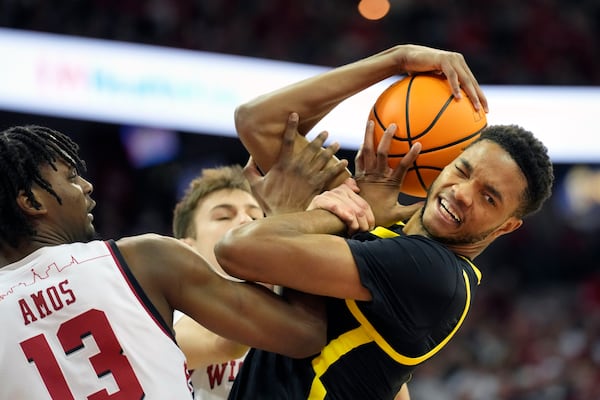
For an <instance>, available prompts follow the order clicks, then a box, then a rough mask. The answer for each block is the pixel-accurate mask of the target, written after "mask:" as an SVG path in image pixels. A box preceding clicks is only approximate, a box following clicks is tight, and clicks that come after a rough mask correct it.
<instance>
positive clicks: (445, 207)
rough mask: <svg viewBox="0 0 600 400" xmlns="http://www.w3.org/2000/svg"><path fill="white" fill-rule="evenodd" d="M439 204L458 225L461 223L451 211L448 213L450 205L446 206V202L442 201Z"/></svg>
mask: <svg viewBox="0 0 600 400" xmlns="http://www.w3.org/2000/svg"><path fill="white" fill-rule="evenodd" d="M440 204H441V205H442V207H443V208H444V210H446V212H447V213H448V214H449V215H450V216H451V217H452V218H453V219H454V220H455V221H456V222H458V223H460V222H461V219H460V218H459V217H458V216H456V214H454V213H453V212H452V211H450V205H449V204H448V202H447V201H446V200H444V199H441V200H440Z"/></svg>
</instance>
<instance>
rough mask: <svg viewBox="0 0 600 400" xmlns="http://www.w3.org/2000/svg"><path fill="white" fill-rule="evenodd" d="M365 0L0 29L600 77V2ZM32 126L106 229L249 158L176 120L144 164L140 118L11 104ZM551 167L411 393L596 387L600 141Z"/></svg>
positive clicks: (127, 227) (540, 398)
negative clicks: (93, 118) (72, 161)
mask: <svg viewBox="0 0 600 400" xmlns="http://www.w3.org/2000/svg"><path fill="white" fill-rule="evenodd" d="M357 3H358V2H357V1H349V0H327V1H320V0H306V1H303V2H294V1H283V0H255V1H244V2H243V1H232V0H219V1H209V0H148V1H135V0H95V1H76V0H1V1H0V26H2V27H9V28H16V29H26V30H33V31H41V32H51V33H60V34H68V35H75V36H83V37H92V38H101V39H110V40H119V41H127V42H135V43H145V44H150V45H160V46H167V47H176V48H185V49H191V50H203V51H213V52H219V53H226V54H237V55H244V56H253V57H263V58H268V59H274V60H284V61H293V62H300V63H305V64H317V65H323V66H331V67H333V66H338V65H341V64H344V63H347V62H351V61H354V60H357V59H359V58H362V57H364V56H367V55H370V54H372V53H375V52H377V51H380V50H383V49H385V48H387V47H390V46H392V45H394V44H399V43H417V44H423V45H428V46H433V47H438V48H444V49H448V50H455V51H459V52H461V53H463V54H464V55H465V57H466V59H467V61H468V63H469V64H470V66H471V68H472V70H473V71H474V73H475V74H476V76H477V77H478V80H479V82H480V83H481V84H483V85H486V84H516V85H525V84H526V85H578V86H580V85H581V86H584V85H585V86H598V85H600V51H599V49H600V46H599V44H600V43H599V41H600V2H599V1H598V0H568V1H567V0H531V1H517V0H503V1H498V0H489V1H487V2H475V1H471V0H463V1H443V0H397V1H394V0H392V1H391V2H390V3H391V10H390V13H389V15H387V16H386V17H385V18H383V19H381V20H379V21H368V20H365V19H363V18H362V17H361V16H360V15H359V13H358V12H357V8H356V6H357ZM2 62H16V63H18V62H19V60H6V59H3V60H2ZM240 74H243V71H240ZM1 79H7V77H2V78H1ZM232 111H233V110H232ZM548 118H552V115H548ZM23 123H39V124H43V125H47V126H50V127H52V128H54V129H58V130H62V131H65V132H67V133H69V134H71V135H72V136H73V137H74V138H75V139H76V140H77V141H79V143H81V145H82V154H83V156H84V157H85V158H86V159H87V161H88V165H89V171H88V175H89V178H90V179H91V180H92V181H93V183H94V184H95V188H96V190H95V195H94V197H95V199H96V200H97V201H98V206H97V208H96V211H95V224H96V226H97V228H98V230H99V232H100V234H101V235H102V236H103V237H107V238H108V237H115V238H116V237H121V236H124V235H129V234H136V233H141V232H145V231H153V232H158V233H163V234H170V233H171V227H170V220H171V213H172V208H173V206H174V204H175V202H176V200H177V199H178V198H179V196H181V194H182V190H183V188H184V187H185V185H186V184H187V182H188V181H189V179H191V178H192V177H193V176H194V175H195V174H197V173H198V172H199V171H200V169H201V168H203V167H209V166H215V165H225V164H231V163H242V164H243V163H245V162H246V159H247V153H246V152H245V149H244V148H243V147H242V146H241V144H240V143H239V142H238V141H237V140H236V139H233V138H216V137H214V136H212V135H210V133H209V132H175V135H174V136H170V139H169V140H170V142H169V143H170V146H172V148H173V155H172V157H170V158H168V159H165V160H158V161H156V162H154V163H151V164H145V165H140V164H137V163H136V162H135V159H134V158H133V156H132V151H133V150H135V149H134V148H132V145H131V144H130V142H128V140H127V138H128V137H130V134H131V127H122V126H116V125H110V124H104V123H99V122H98V123H93V122H89V121H74V120H65V119H60V118H52V117H48V116H37V115H23V114H17V113H12V112H9V111H2V110H0V128H1V129H4V128H6V127H8V126H11V125H14V124H23ZM597 128H598V129H596V132H589V135H590V140H597V139H596V136H597V135H598V133H599V132H598V131H600V124H598V127H597ZM146 129H147V131H148V134H155V133H156V132H154V133H153V132H152V129H151V127H149V128H146ZM360 129H362V127H361V128H360ZM142 132H143V130H142ZM565 140H568V132H565ZM584 145H585V144H584V143H582V146H584ZM134 146H135V145H134ZM340 155H341V156H343V157H347V158H349V159H350V160H351V159H353V157H354V151H352V150H351V149H343V150H342V151H341V153H340ZM556 176H557V180H556V186H555V189H554V195H553V197H552V199H551V201H549V203H548V204H547V206H546V207H545V208H544V210H543V211H541V212H540V213H538V214H536V215H535V216H533V217H531V218H530V220H528V221H527V222H526V224H525V225H524V226H523V228H521V229H520V230H519V231H518V232H516V233H515V234H513V235H510V237H507V238H506V239H500V240H499V241H498V242H497V243H496V244H494V245H493V246H492V247H491V248H490V249H489V250H488V251H487V253H484V254H483V255H482V256H480V257H479V258H478V259H477V260H476V261H477V264H478V265H479V266H480V267H481V269H482V271H483V273H484V278H483V281H482V284H481V288H480V290H479V292H478V294H477V299H476V306H475V308H474V309H473V311H472V312H471V314H470V316H469V317H468V320H467V325H466V326H465V327H464V328H463V329H462V330H461V331H460V332H459V334H458V335H457V337H456V338H455V339H454V340H453V342H451V344H450V345H449V346H448V347H447V348H446V349H445V350H444V351H442V352H441V353H440V354H439V355H438V356H436V358H434V359H433V360H432V361H431V362H430V363H429V364H427V365H426V366H424V367H422V368H421V369H420V370H418V372H417V373H416V374H415V376H414V378H413V381H412V382H411V388H412V393H413V399H414V400H496V399H498V400H598V399H600V261H599V260H600V154H599V155H598V161H597V163H592V164H582V165H577V164H568V165H567V164H557V165H556Z"/></svg>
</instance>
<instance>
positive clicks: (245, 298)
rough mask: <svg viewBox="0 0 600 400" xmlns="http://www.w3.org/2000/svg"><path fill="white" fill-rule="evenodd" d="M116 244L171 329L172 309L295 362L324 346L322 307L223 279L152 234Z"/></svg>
mask: <svg viewBox="0 0 600 400" xmlns="http://www.w3.org/2000/svg"><path fill="white" fill-rule="evenodd" d="M267 219H268V218H267ZM247 225H251V224H247ZM117 245H118V247H119V250H120V251H121V253H122V255H123V257H124V259H125V260H126V262H127V264H128V265H129V266H130V268H131V270H132V272H133V274H134V275H135V277H136V279H137V280H138V282H139V283H140V285H141V286H142V287H143V288H144V292H145V293H146V294H147V295H148V296H149V298H150V300H151V302H152V304H154V306H155V307H156V309H157V310H158V312H159V313H160V314H161V315H162V317H163V318H164V320H165V321H166V323H167V324H169V325H171V324H172V315H173V309H177V310H181V311H182V312H183V313H184V314H186V315H188V316H190V317H191V318H193V319H194V320H195V321H197V322H198V323H200V324H202V325H203V326H205V327H206V328H207V329H209V330H211V331H213V332H215V333H217V334H218V335H221V336H223V337H226V338H228V339H231V340H233V341H236V342H239V343H244V344H247V345H249V346H251V347H256V348H260V349H264V350H268V351H273V352H276V353H281V354H285V355H288V356H290V357H307V356H309V355H312V354H314V353H316V352H319V351H320V350H321V348H322V347H323V346H324V344H325V330H326V323H325V318H324V315H323V314H322V313H321V310H320V309H319V308H318V307H307V305H306V303H300V304H298V303H295V302H293V301H290V300H287V299H284V298H282V297H281V296H278V295H277V294H275V293H273V292H272V291H271V290H269V289H267V288H266V287H264V286H262V285H257V284H253V283H245V282H233V281H231V280H228V279H225V278H222V277H221V276H219V275H218V274H216V273H215V272H214V271H213V269H212V268H211V267H210V266H209V264H208V262H207V261H206V260H205V259H204V258H203V257H202V256H201V255H200V254H198V252H196V251H194V250H193V249H192V248H191V247H190V246H188V245H186V244H184V243H182V242H181V241H179V240H177V239H174V238H170V237H165V236H159V235H153V234H148V235H141V236H135V237H130V238H124V239H121V240H119V241H118V242H117Z"/></svg>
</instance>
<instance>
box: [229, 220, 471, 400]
mask: <svg viewBox="0 0 600 400" xmlns="http://www.w3.org/2000/svg"><path fill="white" fill-rule="evenodd" d="M348 245H349V247H350V250H351V251H352V254H353V256H354V259H355V261H356V265H357V267H358V270H359V274H360V279H361V282H362V284H363V285H364V286H365V287H366V288H368V289H369V290H370V291H371V294H372V296H373V299H372V300H371V301H354V300H349V299H346V300H343V299H333V298H328V299H327V318H328V331H327V339H328V340H327V345H326V346H325V348H323V350H322V351H321V352H320V353H319V354H317V355H315V356H314V357H310V358H305V359H292V358H289V357H285V356H282V355H279V354H274V353H269V352H264V351H260V350H256V349H253V350H251V351H250V353H249V354H248V356H247V357H246V360H245V362H244V365H243V366H242V370H241V371H240V373H239V374H238V377H237V380H236V383H235V384H234V387H233V390H232V392H231V394H230V397H229V398H230V399H253V400H255V399H292V400H295V399H298V400H301V399H310V400H321V399H323V400H325V399H327V400H332V399H344V400H347V399H369V400H374V399H393V398H394V396H395V394H396V393H397V392H398V391H399V389H400V387H401V386H402V384H403V383H405V382H407V381H408V380H409V379H410V376H411V374H412V372H413V371H414V369H415V368H416V367H417V366H418V365H419V364H421V363H423V362H425V361H426V360H428V359H429V358H431V357H433V356H434V355H435V354H437V353H438V352H439V351H440V350H441V349H442V348H443V347H444V346H445V345H446V344H447V343H448V341H449V340H450V339H451V338H452V337H453V336H454V334H455V333H456V332H457V330H458V329H459V328H460V326H461V325H462V323H463V322H464V320H465V317H466V315H467V312H468V311H469V308H470V307H471V303H472V301H473V295H474V292H475V289H476V287H477V286H478V284H479V282H480V280H481V274H480V272H479V270H478V269H477V268H476V267H475V266H474V265H473V264H472V263H471V262H470V261H469V260H468V259H466V258H464V257H461V256H457V255H456V254H454V253H452V252H451V251H449V250H448V249H447V248H446V247H444V246H442V245H441V244H439V243H438V242H436V241H434V240H431V239H428V238H426V237H424V236H418V235H414V236H406V235H404V234H403V233H402V225H401V224H400V225H396V226H394V227H392V228H389V229H385V228H377V229H375V230H374V231H371V232H369V233H366V234H361V235H360V236H355V237H353V238H352V239H349V240H348Z"/></svg>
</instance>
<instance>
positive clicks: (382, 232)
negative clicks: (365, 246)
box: [369, 226, 400, 238]
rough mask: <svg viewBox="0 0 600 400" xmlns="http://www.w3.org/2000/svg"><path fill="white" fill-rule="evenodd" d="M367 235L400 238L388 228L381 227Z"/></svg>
mask: <svg viewBox="0 0 600 400" xmlns="http://www.w3.org/2000/svg"><path fill="white" fill-rule="evenodd" d="M369 233H372V234H373V235H375V236H378V237H380V238H391V237H396V236H400V235H399V234H398V233H396V232H394V231H392V230H390V229H388V228H384V227H383V226H378V227H376V228H375V229H373V230H372V231H370V232H369Z"/></svg>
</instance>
